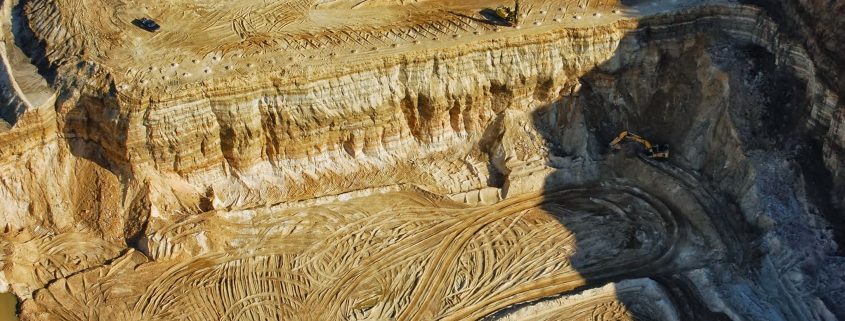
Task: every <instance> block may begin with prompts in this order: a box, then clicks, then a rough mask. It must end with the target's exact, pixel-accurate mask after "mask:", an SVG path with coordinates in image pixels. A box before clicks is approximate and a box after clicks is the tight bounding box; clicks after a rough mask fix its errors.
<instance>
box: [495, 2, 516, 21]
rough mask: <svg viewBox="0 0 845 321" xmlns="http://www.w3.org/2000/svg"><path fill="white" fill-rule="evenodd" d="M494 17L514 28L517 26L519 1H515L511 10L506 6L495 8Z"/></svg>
mask: <svg viewBox="0 0 845 321" xmlns="http://www.w3.org/2000/svg"><path fill="white" fill-rule="evenodd" d="M496 15H497V16H499V18H502V19H503V20H505V21H507V22H508V23H509V24H511V26H514V27H516V26H517V25H518V24H519V0H516V3H515V4H514V7H513V9H511V8H510V7H506V6H499V7H497V8H496Z"/></svg>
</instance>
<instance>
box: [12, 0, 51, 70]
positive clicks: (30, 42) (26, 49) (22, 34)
mask: <svg viewBox="0 0 845 321" xmlns="http://www.w3.org/2000/svg"><path fill="white" fill-rule="evenodd" d="M4 1H10V0H4ZM25 5H26V1H23V0H21V1H19V2H18V3H17V4H16V5H15V6H14V7H13V8H12V33H13V34H14V37H15V45H17V46H18V48H20V49H21V51H23V53H24V54H25V55H26V56H27V57H29V59H30V62H31V63H32V64H33V65H34V66H35V67H36V68H37V69H38V73H39V74H40V75H41V76H42V77H44V79H45V80H47V83H48V84H50V85H53V84H54V83H55V81H56V69H55V68H54V67H53V66H51V65H50V62H49V60H47V51H46V49H45V48H46V44H45V43H44V41H41V40H38V38H37V37H36V36H35V32H34V31H33V30H32V28H30V26H29V17H28V16H27V15H26V14H25V12H24V6H25Z"/></svg>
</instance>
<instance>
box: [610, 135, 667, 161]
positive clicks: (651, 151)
mask: <svg viewBox="0 0 845 321" xmlns="http://www.w3.org/2000/svg"><path fill="white" fill-rule="evenodd" d="M625 140H629V141H633V142H637V143H639V144H640V145H643V147H645V155H646V156H648V157H649V158H653V159H656V160H667V159H669V145H657V144H654V145H653V144H652V143H651V142H649V141H648V140H647V139H645V138H642V137H641V136H639V135H636V134H633V133H631V132H629V131H627V130H625V131H622V132H621V133H619V135H617V136H616V138H615V139H613V141H612V142H610V148H613V149H622V142H623V141H625Z"/></svg>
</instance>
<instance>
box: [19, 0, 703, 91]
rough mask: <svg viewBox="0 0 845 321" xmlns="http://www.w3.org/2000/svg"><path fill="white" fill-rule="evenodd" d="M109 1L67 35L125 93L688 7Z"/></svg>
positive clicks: (68, 7) (612, 0)
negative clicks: (140, 23) (516, 17)
mask: <svg viewBox="0 0 845 321" xmlns="http://www.w3.org/2000/svg"><path fill="white" fill-rule="evenodd" d="M96 2H101V3H96ZM106 2H109V3H106ZM111 2H114V1H106V0H97V1H95V0H71V1H69V2H68V3H67V4H65V5H62V6H61V7H60V8H59V10H61V11H63V12H61V13H60V15H61V16H63V17H64V19H67V20H69V22H67V23H66V24H70V26H69V28H78V29H80V30H78V31H80V32H73V34H76V35H78V37H82V38H81V39H77V41H76V42H77V43H80V44H83V45H84V48H85V49H84V50H83V52H84V54H85V55H86V56H89V57H90V58H91V59H93V60H95V61H97V62H99V63H101V64H103V65H105V66H107V68H109V69H111V72H112V73H113V74H114V75H115V77H116V78H117V79H116V81H117V83H118V87H119V88H118V89H119V90H128V89H132V88H135V87H151V86H162V85H168V86H172V85H176V84H179V83H189V82H199V81H204V80H208V79H214V78H226V77H232V76H233V75H234V76H236V75H237V74H241V75H246V74H251V73H256V72H262V71H269V72H274V71H278V70H280V69H283V68H285V67H288V66H300V67H302V66H325V63H326V62H328V61H331V62H334V63H338V64H349V63H354V62H356V61H362V60H371V59H374V58H377V57H379V56H384V55H395V54H400V53H404V52H410V51H417V50H426V49H436V48H442V47H450V46H454V45H458V44H464V43H470V42H474V41H489V40H491V39H496V38H503V37H515V36H520V35H524V34H529V33H538V32H544V31H549V30H552V29H555V28H573V27H586V26H595V25H601V24H608V23H611V22H613V21H616V20H618V19H622V18H625V17H635V16H641V15H648V14H654V13H656V12H660V11H667V10H673V9H677V8H679V7H682V6H684V5H685V4H689V2H682V1H678V0H656V1H653V2H648V1H632V2H630V3H625V4H623V3H622V2H619V1H617V0H568V1H550V0H525V1H523V2H522V6H523V8H524V9H523V10H522V11H523V13H522V22H521V25H520V26H519V27H517V28H513V27H510V26H506V25H504V23H503V22H502V21H497V20H496V19H495V18H493V17H491V16H490V14H489V12H490V11H489V10H490V9H491V8H495V7H496V6H497V5H500V4H507V5H512V3H510V2H502V1H496V0H468V1H455V0H431V1H400V0H378V1H375V0H371V1H367V0H364V1H361V0H344V1H331V2H327V3H322V4H319V5H317V4H316V1H314V0H276V1H271V0H250V1H185V0H171V1H167V2H162V1H121V2H120V3H118V4H114V3H111ZM623 2H625V1H623ZM54 8H55V7H52V6H46V5H45V6H33V7H32V8H30V10H31V11H35V12H37V11H39V10H44V11H47V10H54ZM485 10H486V11H485ZM36 16H37V15H36ZM69 17H72V18H69ZM95 17H96V19H95ZM140 17H151V18H153V19H155V20H156V21H157V22H158V23H159V24H160V25H161V30H160V31H159V32H156V33H150V32H147V31H144V30H142V29H140V28H138V27H136V26H134V25H133V24H132V21H133V20H134V19H137V18H140ZM88 18H90V19H88ZM83 19H84V23H82V21H83ZM96 24H99V25H96ZM55 32H57V33H58V32H64V31H60V30H56V31H55ZM47 38H49V37H47ZM121 76H122V78H121Z"/></svg>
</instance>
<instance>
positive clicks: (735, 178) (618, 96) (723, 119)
mask: <svg viewBox="0 0 845 321" xmlns="http://www.w3.org/2000/svg"><path fill="white" fill-rule="evenodd" d="M679 34H681V33H678V32H671V31H663V32H655V31H654V30H642V29H640V30H636V31H634V32H631V33H629V34H627V35H626V36H625V37H624V38H623V39H622V40H621V42H620V45H619V47H618V48H617V49H616V52H615V54H614V55H613V57H611V58H610V59H609V60H607V61H606V62H605V63H603V64H601V65H599V66H596V67H595V69H594V70H592V71H590V72H589V73H587V74H586V75H584V76H582V77H579V79H578V81H579V83H580V84H581V85H582V87H581V90H580V91H578V92H573V93H572V94H569V93H565V92H561V93H559V97H558V98H557V99H555V100H554V102H553V103H551V104H550V105H548V106H544V107H541V108H539V109H537V110H535V111H533V112H532V114H531V117H532V121H533V125H534V127H535V129H536V130H537V131H538V132H540V133H542V134H543V136H544V137H543V138H544V140H546V142H545V144H546V145H548V146H551V148H550V150H551V153H552V154H553V155H554V156H555V158H556V159H563V160H565V161H564V162H563V164H547V165H549V166H551V167H552V168H555V170H554V171H553V172H552V173H551V174H549V175H548V176H547V177H546V179H545V182H544V183H543V190H544V195H545V196H544V197H545V201H544V205H543V206H542V207H543V209H544V210H545V211H547V212H548V213H550V214H552V215H554V216H555V217H556V218H557V220H558V221H559V223H560V224H561V225H562V227H563V228H565V229H567V230H569V231H571V232H572V233H573V236H574V239H575V244H576V254H575V255H574V256H573V257H572V259H571V264H572V268H574V269H575V270H577V271H578V272H579V273H580V274H581V276H582V277H584V278H585V279H586V280H587V285H586V286H583V287H581V288H578V289H573V290H572V291H568V292H565V293H562V294H574V293H577V292H578V291H579V290H582V289H587V288H594V287H598V286H601V285H603V284H606V283H608V282H617V281H621V280H630V279H637V278H650V279H651V280H654V281H655V282H656V283H657V284H659V285H660V287H661V288H662V289H663V291H664V292H665V293H666V294H667V295H668V297H669V299H670V300H671V301H672V303H673V304H674V306H675V307H676V308H677V309H678V313H679V317H680V319H681V320H730V318H729V316H728V315H727V314H725V313H722V312H713V311H710V310H709V309H708V308H707V306H708V304H707V303H705V300H704V298H703V294H702V293H701V292H700V291H699V289H698V287H699V286H700V285H696V284H695V282H694V281H693V280H691V279H690V278H689V276H688V275H687V274H686V273H687V272H689V271H693V270H696V269H701V268H705V269H710V270H712V271H718V272H716V273H729V274H732V275H743V276H744V277H745V278H747V279H749V280H751V281H750V282H757V281H756V280H755V278H759V277H761V276H759V275H760V274H762V273H763V272H761V271H760V269H762V268H761V264H762V263H761V260H762V257H763V256H764V255H765V254H764V252H765V251H767V249H766V244H764V242H763V240H762V235H763V231H762V230H760V229H759V228H758V227H756V226H754V225H752V224H750V223H748V222H747V221H746V219H745V217H746V216H747V214H744V213H743V212H742V211H743V210H742V208H743V206H742V205H741V203H742V202H743V199H741V198H742V195H743V194H742V193H743V192H746V191H747V190H746V189H747V188H749V184H751V182H749V181H748V179H754V180H757V181H758V184H759V180H763V181H766V182H770V183H771V184H772V185H777V184H785V185H789V184H795V185H803V186H804V188H805V189H806V191H807V194H808V198H807V202H808V203H809V204H812V205H813V206H816V208H818V210H819V211H821V212H822V213H823V214H825V215H824V216H825V217H827V218H828V219H829V220H830V221H831V222H832V223H834V224H839V223H837V222H841V221H839V219H837V215H838V212H837V211H836V210H835V209H834V208H832V207H831V204H832V200H831V199H830V194H829V193H827V192H826V188H829V186H830V173H829V172H827V170H826V169H825V167H824V166H823V161H822V155H821V150H820V149H819V147H818V146H820V143H819V140H820V138H819V137H821V136H820V133H817V132H814V131H813V130H812V129H810V128H809V127H808V126H807V125H806V124H807V123H808V119H809V108H807V106H809V101H808V98H807V96H806V91H807V89H806V88H805V84H804V83H803V82H802V81H800V80H799V79H797V78H796V77H795V76H794V75H793V74H792V72H791V71H790V70H788V68H786V67H784V66H779V65H777V64H776V63H775V59H774V56H773V55H772V54H771V53H769V52H768V51H766V50H765V49H763V48H762V47H760V46H758V45H755V44H751V43H747V42H743V41H740V40H738V39H735V38H732V37H730V36H729V35H728V34H727V33H725V34H722V33H720V32H713V33H711V34H703V33H701V32H699V31H696V32H690V34H691V35H695V36H690V37H687V38H688V39H674V38H676V37H678V35H679ZM673 41H675V42H682V41H687V44H686V45H684V46H681V48H669V46H670V45H667V44H668V43H672V42H673ZM689 42H694V43H695V44H694V45H689ZM708 64H709V65H708ZM702 68H710V69H708V70H710V72H711V74H710V75H705V76H702V75H701V74H700V73H701V72H702V71H701V70H702ZM538 83H542V81H538ZM725 86H727V88H726V87H725ZM725 89H728V90H727V91H725ZM579 126H580V127H583V128H584V129H583V130H577V128H579ZM732 128H736V129H735V130H736V131H738V132H739V134H738V139H737V138H734V137H733V136H732V135H733V133H732V130H734V129H732ZM622 130H631V131H633V132H636V133H638V134H640V135H642V136H644V137H646V138H647V139H650V140H652V141H653V142H655V143H663V144H669V145H671V146H673V148H674V149H673V150H672V151H671V152H672V157H671V159H670V160H669V161H668V162H664V163H659V162H654V161H653V160H650V159H648V158H647V157H644V156H642V155H640V156H639V157H626V156H625V155H621V154H618V153H613V152H612V151H611V150H610V148H608V146H607V143H608V142H610V141H611V140H612V139H613V138H614V137H615V136H616V135H617V134H618V133H619V132H620V131H622ZM579 135H580V136H586V137H579V138H576V136H579ZM572 141H576V142H577V141H583V142H586V146H582V147H583V148H573V147H572V146H565V145H563V144H562V142H572ZM767 155H776V157H777V158H778V159H782V160H783V161H784V162H786V163H789V164H790V165H789V166H787V167H791V168H793V169H794V171H793V172H788V173H780V174H782V175H783V176H782V177H773V176H766V175H769V174H772V173H760V172H759V170H758V169H757V168H759V167H760V166H764V167H765V166H771V165H770V164H769V162H770V160H769V159H768V157H767ZM566 160H568V161H566ZM567 162H571V163H573V164H574V163H579V164H591V165H588V166H592V168H593V169H594V170H595V173H596V174H595V175H594V176H593V177H591V178H589V179H574V180H573V179H571V177H572V176H573V175H571V173H568V172H569V171H572V168H573V167H567V166H566V165H567V164H566V163H567ZM755 170H756V171H755ZM775 172H776V171H775ZM790 175H791V176H790ZM802 180H803V181H802ZM816 182H820V184H817V185H816ZM608 186H610V187H614V186H623V188H625V189H630V190H631V191H632V193H634V194H637V193H641V194H643V195H642V197H643V199H645V200H647V201H646V202H647V203H650V204H651V205H653V206H655V207H656V208H659V207H661V206H663V207H665V211H666V213H665V214H667V215H669V216H671V217H673V218H674V219H676V220H677V222H676V225H677V226H676V228H677V231H678V239H677V240H670V239H668V238H667V240H669V241H671V242H677V244H672V245H670V246H669V247H668V248H667V249H666V252H665V255H664V256H659V257H656V258H650V259H648V260H647V261H646V262H644V265H639V266H638V265H633V266H627V265H619V266H611V265H608V264H612V263H613V262H614V258H612V257H610V258H602V256H603V255H604V256H606V255H608V254H606V253H603V252H613V251H612V250H611V249H608V248H604V247H602V246H601V245H602V243H601V242H603V241H604V242H607V243H608V244H611V245H614V244H615V245H618V246H620V247H622V248H625V249H636V248H637V247H641V246H643V244H644V243H643V240H642V239H640V238H639V235H637V234H636V233H634V234H632V235H635V236H636V237H633V238H629V239H627V240H625V239H621V240H616V241H619V242H617V243H613V241H614V240H612V239H611V238H610V237H606V238H604V240H603V235H601V234H600V233H603V231H606V230H605V229H602V228H590V227H589V226H586V225H585V221H584V216H583V215H575V214H574V213H573V211H569V210H562V209H567V208H573V207H577V206H578V204H575V203H573V201H572V200H561V199H560V197H559V195H560V194H559V193H560V192H559V191H561V190H573V189H584V188H586V189H587V190H588V191H590V192H588V193H587V194H589V195H591V196H590V197H588V198H587V199H588V200H589V201H592V202H596V201H595V200H599V201H601V202H608V201H607V200H608V199H612V198H614V196H607V195H602V194H601V193H603V191H602V190H603V189H606V188H608ZM826 186H828V187H826ZM677 188H686V189H688V190H687V191H686V192H685V193H686V194H689V195H691V197H690V198H682V197H681V195H678V194H677V192H678V191H677V190H673V189H677ZM792 191H793V188H792V187H788V186H780V187H778V188H774V189H773V190H768V191H766V190H764V191H757V192H758V193H762V194H763V195H762V196H761V198H762V199H763V200H762V201H761V202H763V204H761V205H760V206H762V207H763V208H767V209H771V208H772V207H778V208H777V209H775V210H773V211H775V212H777V211H783V212H784V214H792V215H793V216H794V217H799V215H797V213H795V212H792V213H790V211H798V210H799V209H797V208H791V207H789V206H786V207H784V206H783V204H787V205H788V204H794V203H796V202H797V200H795V199H794V197H795V196H794V195H792V196H791V197H793V198H792V199H789V198H788V197H790V196H787V194H789V193H790V192H792ZM676 195H677V197H676ZM772 197H774V198H780V199H778V200H776V201H772V202H771V203H765V202H770V199H769V198H772ZM690 199H692V200H695V202H697V203H698V204H697V205H696V206H697V207H699V208H701V209H702V210H701V212H700V213H687V212H686V211H689V209H690V208H692V207H690V206H689V204H685V202H688V201H689V200H690ZM582 201H585V200H579V201H578V202H582ZM576 203H577V202H576ZM631 206H632V203H626V202H625V201H624V199H623V200H622V201H621V202H620V203H617V204H615V207H616V208H617V209H616V211H622V212H625V211H629V210H631ZM612 207H613V206H610V207H606V208H604V209H600V210H598V211H597V212H596V213H595V214H594V215H595V216H597V217H599V219H596V220H597V222H601V223H603V224H607V225H616V224H618V225H620V228H624V227H621V226H622V225H623V223H624V220H616V219H615V218H613V217H614V215H616V214H614V213H613V212H614V210H613V209H612ZM575 212H576V213H577V211H575ZM617 214H618V213H617ZM628 214H629V216H630V217H629V219H631V220H632V221H634V222H636V220H637V216H639V215H640V214H642V213H640V212H637V211H636V210H633V211H630V212H628ZM769 214H770V215H778V213H769ZM602 217H604V219H601V218H602ZM701 221H706V223H702V222H701ZM755 223H757V222H755ZM706 224H711V225H712V228H711V230H712V231H715V234H717V235H704V236H703V238H704V239H707V240H708V241H705V242H704V245H702V244H698V243H697V242H701V241H700V240H692V239H693V238H701V237H702V236H692V235H694V234H695V235H697V234H702V233H706V231H705V230H703V229H702V228H701V226H703V225H706ZM670 225H671V224H670ZM841 227H842V225H841V224H839V230H838V231H837V237H836V238H837V240H839V241H840V244H845V243H842V242H841V240H842V230H841ZM628 228H629V229H631V228H633V230H637V229H639V228H640V227H637V226H634V227H628ZM784 228H790V227H784ZM797 229H799V230H800V227H799V228H797ZM784 233H785V234H786V235H791V234H789V233H788V232H784ZM794 234H798V235H796V236H795V237H796V240H795V243H793V244H801V243H800V242H801V240H803V238H806V237H808V235H807V234H801V232H800V231H799V232H796V233H794ZM667 237H668V236H667ZM646 239H647V238H646ZM714 239H715V240H716V241H713V242H716V244H709V243H708V242H710V241H712V240H714ZM807 241H810V242H812V240H807ZM718 243H723V244H721V245H720V244H718ZM605 245H606V244H605ZM676 245H677V246H676ZM709 246H714V247H713V248H710V247H709ZM611 254H612V253H611ZM596 258H599V259H598V260H597V259H596ZM602 260H604V261H602ZM596 262H599V263H596ZM602 262H604V263H602ZM805 268H810V267H805ZM731 278H733V277H731ZM736 286H737V287H742V286H744V285H736ZM743 290H744V289H743ZM749 291H751V290H749ZM758 294H759V297H758V298H777V300H779V301H780V300H789V299H786V298H779V297H778V295H784V296H787V297H788V296H789V295H788V294H786V293H780V294H767V295H768V296H767V295H764V294H760V293H758ZM731 295H732V294H727V296H728V297H730V296H731ZM816 295H819V296H821V297H822V299H823V301H825V302H828V301H826V300H825V294H824V293H817V294H816ZM615 299H616V300H617V301H618V302H620V303H621V304H622V305H623V306H624V308H623V309H622V310H625V311H627V313H628V316H627V317H628V318H629V319H631V320H640V321H646V320H662V319H661V318H659V317H658V316H656V314H655V313H654V310H653V309H652V308H649V307H648V304H644V303H643V301H641V300H640V299H637V298H636V296H632V295H624V296H623V295H620V296H617V298H615ZM763 301H765V299H764V300H763ZM763 301H756V302H753V301H752V303H755V304H763V305H765V304H768V307H767V308H769V309H770V310H771V311H764V310H759V311H757V310H753V309H750V310H751V312H748V313H749V314H750V315H752V316H755V317H764V318H768V319H770V320H795V319H796V318H797V319H801V315H800V314H798V313H795V312H794V311H792V309H793V308H791V307H788V306H783V305H781V303H782V302H763ZM830 303H832V302H830ZM830 303H828V304H830ZM739 304H741V303H739ZM522 306H525V305H520V306H516V307H512V308H509V309H507V310H504V311H501V312H499V313H497V314H496V316H502V315H504V314H506V313H508V312H509V311H513V310H514V309H517V308H520V307H522ZM604 308H606V306H605V307H595V309H596V311H599V310H600V309H604ZM840 313H841V311H840Z"/></svg>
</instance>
